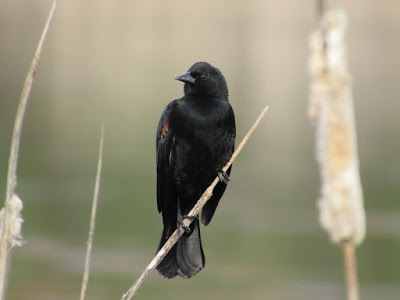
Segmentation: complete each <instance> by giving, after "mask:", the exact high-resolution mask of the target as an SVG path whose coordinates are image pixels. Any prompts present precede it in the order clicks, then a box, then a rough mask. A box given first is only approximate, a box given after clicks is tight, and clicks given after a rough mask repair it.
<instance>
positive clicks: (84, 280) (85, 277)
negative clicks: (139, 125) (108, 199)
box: [79, 126, 104, 300]
mask: <svg viewBox="0 0 400 300" xmlns="http://www.w3.org/2000/svg"><path fill="white" fill-rule="evenodd" d="M103 144H104V126H102V127H101V136H100V146H99V160H98V163H97V173H96V183H95V186H94V194H93V203H92V213H91V217H90V228H89V237H88V241H87V249H86V259H85V270H84V272H83V278H82V287H81V296H80V298H79V299H80V300H84V299H85V297H86V291H87V286H88V282H89V273H90V258H91V256H92V249H93V237H94V230H95V227H96V214H97V203H98V199H99V190H100V178H101V168H102V165H103Z"/></svg>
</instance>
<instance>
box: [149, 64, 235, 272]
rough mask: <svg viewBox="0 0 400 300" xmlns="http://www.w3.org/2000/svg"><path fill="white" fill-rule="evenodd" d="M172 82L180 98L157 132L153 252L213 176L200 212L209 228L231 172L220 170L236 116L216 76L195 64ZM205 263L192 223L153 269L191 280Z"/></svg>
mask: <svg viewBox="0 0 400 300" xmlns="http://www.w3.org/2000/svg"><path fill="white" fill-rule="evenodd" d="M175 79H177V80H180V81H183V82H184V83H185V85H184V96H183V97H182V98H180V99H177V100H174V101H172V102H171V103H169V104H168V105H167V107H166V108H165V110H164V112H163V113H162V115H161V119H160V122H159V123H158V128H157V138H156V147H157V207H158V211H159V212H161V213H162V217H163V223H164V230H163V233H162V236H161V241H160V244H159V247H158V249H160V248H161V247H162V246H163V245H164V244H165V242H166V241H167V240H168V238H169V237H170V236H171V234H172V233H173V232H174V231H175V230H176V228H177V226H178V224H181V222H182V221H183V219H184V218H185V216H186V215H187V214H188V213H189V211H190V210H191V209H192V207H193V206H194V204H195V203H196V202H197V200H198V199H199V198H200V196H201V195H202V193H203V192H204V190H205V189H206V188H207V187H208V186H209V185H210V184H211V182H212V181H213V180H214V178H215V177H216V176H217V175H218V176H220V179H221V180H220V182H219V183H218V184H217V186H216V187H215V189H214V193H213V196H212V197H211V198H210V200H209V201H208V202H207V203H206V205H205V206H204V207H203V210H202V212H201V222H202V223H203V225H204V226H207V225H208V223H210V221H211V218H212V217H213V215H214V212H215V209H216V208H217V205H218V202H219V199H220V198H221V197H222V194H223V193H224V191H225V188H226V185H227V182H228V180H229V174H230V171H231V168H229V170H228V171H227V172H226V173H224V172H222V171H221V169H222V168H223V166H224V165H225V164H226V163H227V162H228V160H229V159H230V157H231V155H232V153H233V150H234V146H235V136H236V127H235V116H234V114H233V110H232V107H231V105H230V104H229V102H228V87H227V85H226V82H225V78H224V76H223V75H222V73H221V71H220V70H219V69H217V68H215V67H213V66H211V65H210V64H209V63H206V62H197V63H195V64H194V65H193V66H192V67H191V68H190V69H189V71H188V72H187V73H185V74H183V75H181V76H179V77H177V78H175ZM204 264H205V258H204V253H203V248H202V246H201V239H200V228H199V220H198V219H197V218H196V219H194V220H193V222H192V224H191V225H190V226H189V228H186V229H185V233H184V234H183V236H182V237H181V238H180V239H179V241H178V243H177V244H176V245H175V246H174V247H173V248H172V249H171V251H170V252H169V253H168V254H167V256H166V257H165V258H164V259H163V261H162V262H161V263H160V264H159V266H158V267H157V270H158V272H159V273H160V274H161V275H162V276H164V277H167V278H173V277H175V276H176V275H179V276H181V277H184V278H190V277H192V276H193V275H195V274H196V273H197V272H199V271H200V270H201V269H202V268H203V267H204Z"/></svg>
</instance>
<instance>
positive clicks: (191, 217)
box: [178, 215, 199, 234]
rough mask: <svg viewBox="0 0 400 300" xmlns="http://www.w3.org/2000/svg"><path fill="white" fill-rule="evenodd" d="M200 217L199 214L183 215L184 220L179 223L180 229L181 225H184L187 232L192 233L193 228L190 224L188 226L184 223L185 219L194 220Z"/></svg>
mask: <svg viewBox="0 0 400 300" xmlns="http://www.w3.org/2000/svg"><path fill="white" fill-rule="evenodd" d="M198 218H199V217H198V216H188V215H183V216H182V220H181V221H179V225H180V226H178V231H179V230H180V228H181V226H182V228H183V230H184V231H185V233H187V234H189V233H191V232H192V230H191V229H190V227H189V226H186V225H184V224H183V220H185V219H189V220H192V221H193V220H195V219H198Z"/></svg>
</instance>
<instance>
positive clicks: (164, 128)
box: [161, 118, 170, 135]
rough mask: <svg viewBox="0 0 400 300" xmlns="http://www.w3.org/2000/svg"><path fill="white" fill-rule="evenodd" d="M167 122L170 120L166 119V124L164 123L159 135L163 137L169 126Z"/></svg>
mask: <svg viewBox="0 0 400 300" xmlns="http://www.w3.org/2000/svg"><path fill="white" fill-rule="evenodd" d="M169 120H170V118H169V119H168V121H167V123H165V125H164V127H163V128H162V130H161V135H164V133H165V131H166V130H167V128H168V125H169Z"/></svg>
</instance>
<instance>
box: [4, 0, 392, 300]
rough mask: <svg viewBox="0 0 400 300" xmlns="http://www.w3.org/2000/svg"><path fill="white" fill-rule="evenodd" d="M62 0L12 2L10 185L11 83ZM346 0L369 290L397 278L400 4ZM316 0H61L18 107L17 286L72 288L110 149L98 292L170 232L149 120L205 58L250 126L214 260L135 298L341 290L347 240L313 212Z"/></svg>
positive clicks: (106, 290)
mask: <svg viewBox="0 0 400 300" xmlns="http://www.w3.org/2000/svg"><path fill="white" fill-rule="evenodd" d="M50 6H51V1H50V0H46V1H45V0H35V1H32V0H27V1H19V0H4V1H1V2H0V41H1V46H0V179H1V181H0V182H1V185H0V193H1V195H4V194H5V184H6V172H7V161H8V154H9V145H10V137H11V132H12V127H13V122H14V116H15V112H16V107H17V100H18V99H19V95H20V92H21V88H22V85H23V82H24V79H25V75H26V72H27V70H28V67H29V64H30V61H31V59H32V55H33V52H34V50H35V48H36V45H37V41H38V39H39V36H40V34H41V31H42V27H43V25H44V22H45V19H46V16H47V13H48V11H49V9H50ZM330 6H331V7H338V6H341V7H344V8H346V9H347V11H348V14H349V19H350V21H349V34H348V49H349V58H350V67H351V73H352V75H353V88H354V97H355V111H356V120H357V130H358V141H359V153H360V160H361V162H360V163H361V166H360V167H361V177H362V183H363V187H364V196H365V206H366V212H367V222H368V233H367V238H366V240H365V242H364V243H363V245H362V246H361V247H360V248H359V250H358V263H359V279H360V285H361V295H362V299H363V300H367V299H371V300H372V299H399V295H400V259H399V253H400V206H399V200H400V185H399V180H400V179H399V178H400V155H399V154H400V134H399V132H400V101H399V94H400V84H399V78H400V59H399V53H400V3H399V2H398V1H397V0H384V1H368V2H366V1H360V0H356V1H330ZM315 15H316V14H315V7H314V2H313V1H257V0H250V1H232V0H229V1H228V0H222V1H215V0H203V1H177V0H175V1H155V0H147V1H124V0H123V1H105V0H96V1H60V2H59V6H58V8H57V11H56V15H55V18H54V22H53V26H52V27H51V29H50V32H49V35H48V39H47V41H46V44H45V47H44V52H43V55H42V60H41V63H40V68H39V71H38V73H37V76H36V81H35V84H34V87H33V90H32V94H31V102H30V104H29V107H28V111H27V114H26V119H25V122H24V127H23V133H22V141H21V151H20V160H19V168H18V179H19V180H18V187H17V193H18V194H19V195H20V197H21V198H22V199H23V201H24V205H25V207H24V210H23V216H24V219H25V223H24V227H23V235H24V239H25V240H26V244H25V245H24V246H23V247H21V248H17V249H14V250H13V251H12V256H11V260H10V264H9V276H8V278H9V284H8V297H7V299H60V300H63V299H74V298H75V299H76V298H77V297H78V295H79V290H80V281H81V276H82V271H83V263H84V256H85V245H86V240H87V231H88V227H89V216H90V207H91V199H92V194H93V184H94V177H95V171H96V164H97V155H98V143H99V141H98V139H99V135H100V126H101V124H102V123H104V125H105V153H104V169H103V177H102V186H101V194H100V202H99V208H98V219H97V220H98V224H97V228H96V234H95V244H94V255H93V261H92V270H91V279H90V285H89V290H88V297H87V299H120V297H121V295H122V293H123V292H125V291H126V290H127V289H128V288H129V286H130V285H131V283H133V281H134V280H136V278H137V277H138V276H139V274H140V273H141V272H142V270H143V269H144V268H145V267H146V266H147V264H148V262H150V260H151V258H152V256H153V254H154V252H155V250H156V247H157V245H158V241H159V237H160V234H161V228H162V225H161V217H160V216H159V215H158V213H157V208H156V199H155V180H156V178H155V130H156V126H157V123H158V120H159V117H160V115H161V112H162V110H163V109H164V107H165V106H166V104H167V103H168V102H169V101H171V100H173V99H175V98H178V97H181V95H182V89H183V86H182V83H180V82H177V81H174V78H175V77H176V76H178V75H180V74H182V73H184V72H185V71H186V70H187V69H188V68H189V67H190V66H191V65H192V64H193V63H194V62H196V61H199V60H205V61H208V62H210V63H211V64H214V65H215V66H217V67H219V68H220V69H221V71H222V72H223V74H224V75H225V77H226V79H227V82H228V86H229V91H230V101H231V104H232V106H233V108H234V110H235V114H236V120H237V131H238V134H237V136H238V142H239V141H240V139H241V138H242V137H243V135H244V134H245V133H246V132H247V130H248V129H249V127H250V126H251V124H252V123H253V121H254V120H255V118H256V117H257V115H258V114H259V112H260V111H261V110H262V108H263V107H264V106H265V105H266V104H269V105H270V111H269V112H268V114H267V117H266V119H265V120H264V121H263V123H262V124H261V126H260V127H259V129H258V130H257V131H256V133H255V135H254V136H253V138H252V139H251V140H250V142H249V143H248V145H247V146H246V148H245V149H244V151H243V153H242V154H241V155H240V156H239V158H238V160H237V162H236V163H235V164H234V167H233V172H232V176H231V182H230V184H229V187H228V189H227V192H226V193H225V195H224V197H223V199H222V202H221V204H220V206H219V209H218V210H217V213H216V216H215V218H214V220H213V222H212V223H211V225H210V226H209V227H208V228H205V229H203V230H202V237H203V246H204V249H205V254H206V268H205V269H204V270H203V271H202V272H200V273H199V274H198V275H197V276H196V277H194V278H193V279H190V280H183V279H174V280H166V279H163V278H161V277H160V276H159V275H158V274H157V273H154V274H153V275H152V276H151V278H150V280H149V281H148V282H147V283H146V284H145V285H144V287H143V288H142V289H141V291H140V292H139V295H138V297H137V298H138V299H159V298H161V297H162V298H164V299H175V300H179V299H188V297H190V298H191V299H205V298H209V299H274V300H280V299H282V300H283V299H285V300H286V299H296V300H302V299H304V300H306V299H307V300H309V299H326V300H330V299H344V297H345V286H344V276H343V266H342V264H343V263H342V257H341V250H340V249H339V248H338V247H335V246H332V245H331V243H330V242H329V240H328V237H327V235H326V234H325V233H324V232H322V230H321V229H320V228H319V225H318V222H317V214H316V208H315V200H316V198H317V196H318V190H319V186H318V184H319V178H318V169H317V165H316V162H315V160H314V153H313V150H314V146H313V142H314V140H313V127H312V124H311V123H310V122H309V120H308V119H307V116H306V111H307V91H308V75H307V56H308V53H307V39H308V34H309V31H310V29H311V28H312V26H313V25H314V24H315V19H316V17H315Z"/></svg>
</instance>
